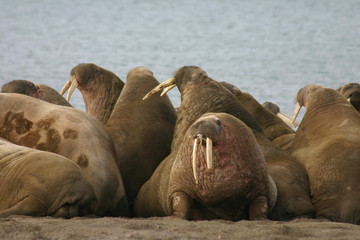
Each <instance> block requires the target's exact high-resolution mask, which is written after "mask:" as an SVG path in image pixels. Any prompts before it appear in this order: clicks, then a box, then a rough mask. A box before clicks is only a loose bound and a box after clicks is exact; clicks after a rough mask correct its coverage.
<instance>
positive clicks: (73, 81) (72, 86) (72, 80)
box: [66, 77, 79, 101]
mask: <svg viewBox="0 0 360 240" xmlns="http://www.w3.org/2000/svg"><path fill="white" fill-rule="evenodd" d="M69 81H70V82H71V85H70V87H69V91H68V93H67V95H66V100H67V101H70V98H71V95H72V94H73V92H74V90H75V88H76V87H77V86H78V85H79V84H78V82H77V81H76V78H75V77H72V78H71V79H70V80H69Z"/></svg>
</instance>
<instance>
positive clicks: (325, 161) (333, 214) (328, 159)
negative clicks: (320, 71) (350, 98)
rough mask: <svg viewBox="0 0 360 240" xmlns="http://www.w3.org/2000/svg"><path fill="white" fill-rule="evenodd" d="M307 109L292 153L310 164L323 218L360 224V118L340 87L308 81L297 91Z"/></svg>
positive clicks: (315, 198) (314, 200)
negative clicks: (311, 83)
mask: <svg viewBox="0 0 360 240" xmlns="http://www.w3.org/2000/svg"><path fill="white" fill-rule="evenodd" d="M296 99H297V102H298V108H296V111H295V113H294V119H295V118H296V115H297V113H298V112H299V110H300V107H301V106H304V107H305V108H306V112H305V114H304V117H303V119H302V121H301V123H300V126H299V128H298V130H297V131H296V135H295V138H294V141H293V144H292V148H291V152H292V154H293V155H294V156H295V157H296V159H297V160H298V161H299V162H300V163H301V164H303V165H304V167H305V169H306V171H307V173H308V176H309V181H310V189H311V195H312V203H313V205H314V208H315V212H316V217H317V218H327V219H330V220H332V221H338V222H348V223H356V224H360V204H359V202H360V189H359V182H360V118H359V113H358V112H357V111H356V110H355V108H353V106H352V105H351V104H350V103H348V102H347V101H346V99H345V98H344V97H343V96H342V95H341V94H340V93H339V92H338V91H336V90H334V89H330V88H325V87H322V86H319V85H307V86H305V87H303V88H302V89H300V90H299V91H298V93H297V97H296Z"/></svg>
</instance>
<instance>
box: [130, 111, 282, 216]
mask: <svg viewBox="0 0 360 240" xmlns="http://www.w3.org/2000/svg"><path fill="white" fill-rule="evenodd" d="M275 201H276V187H275V184H274V182H273V180H272V178H271V177H270V176H269V174H268V173H267V170H266V166H265V162H264V157H263V155H262V153H261V150H260V147H259V145H258V144H257V142H256V139H255V137H254V135H253V133H252V131H251V129H250V128H249V127H247V126H246V125H245V124H244V123H243V122H242V121H240V120H239V119H237V118H235V117H233V116H231V115H229V114H226V113H208V114H204V115H203V116H202V117H200V118H199V119H198V120H197V121H195V122H194V123H193V124H192V125H191V126H190V128H189V129H188V131H187V132H186V134H185V135H184V136H183V138H182V139H181V141H180V145H178V146H177V149H176V150H175V151H173V152H172V153H171V154H170V155H169V156H168V157H167V158H166V159H165V160H164V161H163V162H162V163H161V164H160V166H159V167H158V168H157V169H156V171H155V172H154V174H153V176H152V177H151V178H150V180H149V181H147V182H146V183H145V184H144V185H143V186H142V188H141V190H140V192H139V194H138V196H137V197H136V200H135V206H134V208H135V214H136V215H137V216H139V217H150V216H167V215H174V216H177V217H180V218H184V219H199V220H200V219H216V218H222V219H228V220H233V221H238V220H241V219H252V220H254V219H265V218H266V217H267V214H268V211H269V210H271V208H272V207H273V205H274V203H275Z"/></svg>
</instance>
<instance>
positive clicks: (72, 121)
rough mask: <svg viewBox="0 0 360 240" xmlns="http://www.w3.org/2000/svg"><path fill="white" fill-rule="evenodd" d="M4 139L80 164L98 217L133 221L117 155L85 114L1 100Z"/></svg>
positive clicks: (28, 100) (8, 97)
mask: <svg viewBox="0 0 360 240" xmlns="http://www.w3.org/2000/svg"><path fill="white" fill-rule="evenodd" d="M0 137H2V138H5V139H7V140H9V141H11V142H13V143H15V144H18V145H22V146H27V147H30V148H35V149H39V150H44V151H48V152H54V153H57V154H60V155H62V156H64V157H67V158H69V159H70V160H72V161H73V162H75V163H76V164H77V165H78V166H79V167H80V168H81V169H82V170H83V171H84V173H85V175H86V177H87V178H88V180H89V182H90V183H91V185H92V187H93V188H94V190H95V193H96V197H97V200H98V202H97V208H96V211H95V212H94V214H96V215H99V216H103V215H113V216H119V215H122V216H124V215H127V201H126V196H125V190H124V186H123V182H122V179H121V175H120V172H119V169H118V166H117V164H116V160H117V158H116V152H115V149H114V145H113V142H112V139H111V137H110V136H109V134H108V133H107V132H106V130H105V129H104V128H103V126H102V124H101V123H99V121H97V120H96V119H94V118H92V117H91V116H90V115H88V114H86V113H85V112H83V111H80V110H77V109H75V108H70V107H64V106H58V105H54V104H50V103H47V102H44V101H41V100H38V99H35V98H32V97H29V96H26V95H22V94H16V93H1V94H0Z"/></svg>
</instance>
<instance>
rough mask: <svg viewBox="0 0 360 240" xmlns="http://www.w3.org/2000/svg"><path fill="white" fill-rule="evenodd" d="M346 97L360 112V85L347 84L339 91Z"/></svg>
mask: <svg viewBox="0 0 360 240" xmlns="http://www.w3.org/2000/svg"><path fill="white" fill-rule="evenodd" d="M337 91H339V92H340V93H341V95H343V96H344V97H345V99H346V100H347V101H348V102H349V103H351V105H353V106H354V108H355V109H356V110H357V111H358V112H359V111H360V84H359V83H354V82H352V83H347V84H345V85H343V86H341V87H339V88H338V89H337Z"/></svg>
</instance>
